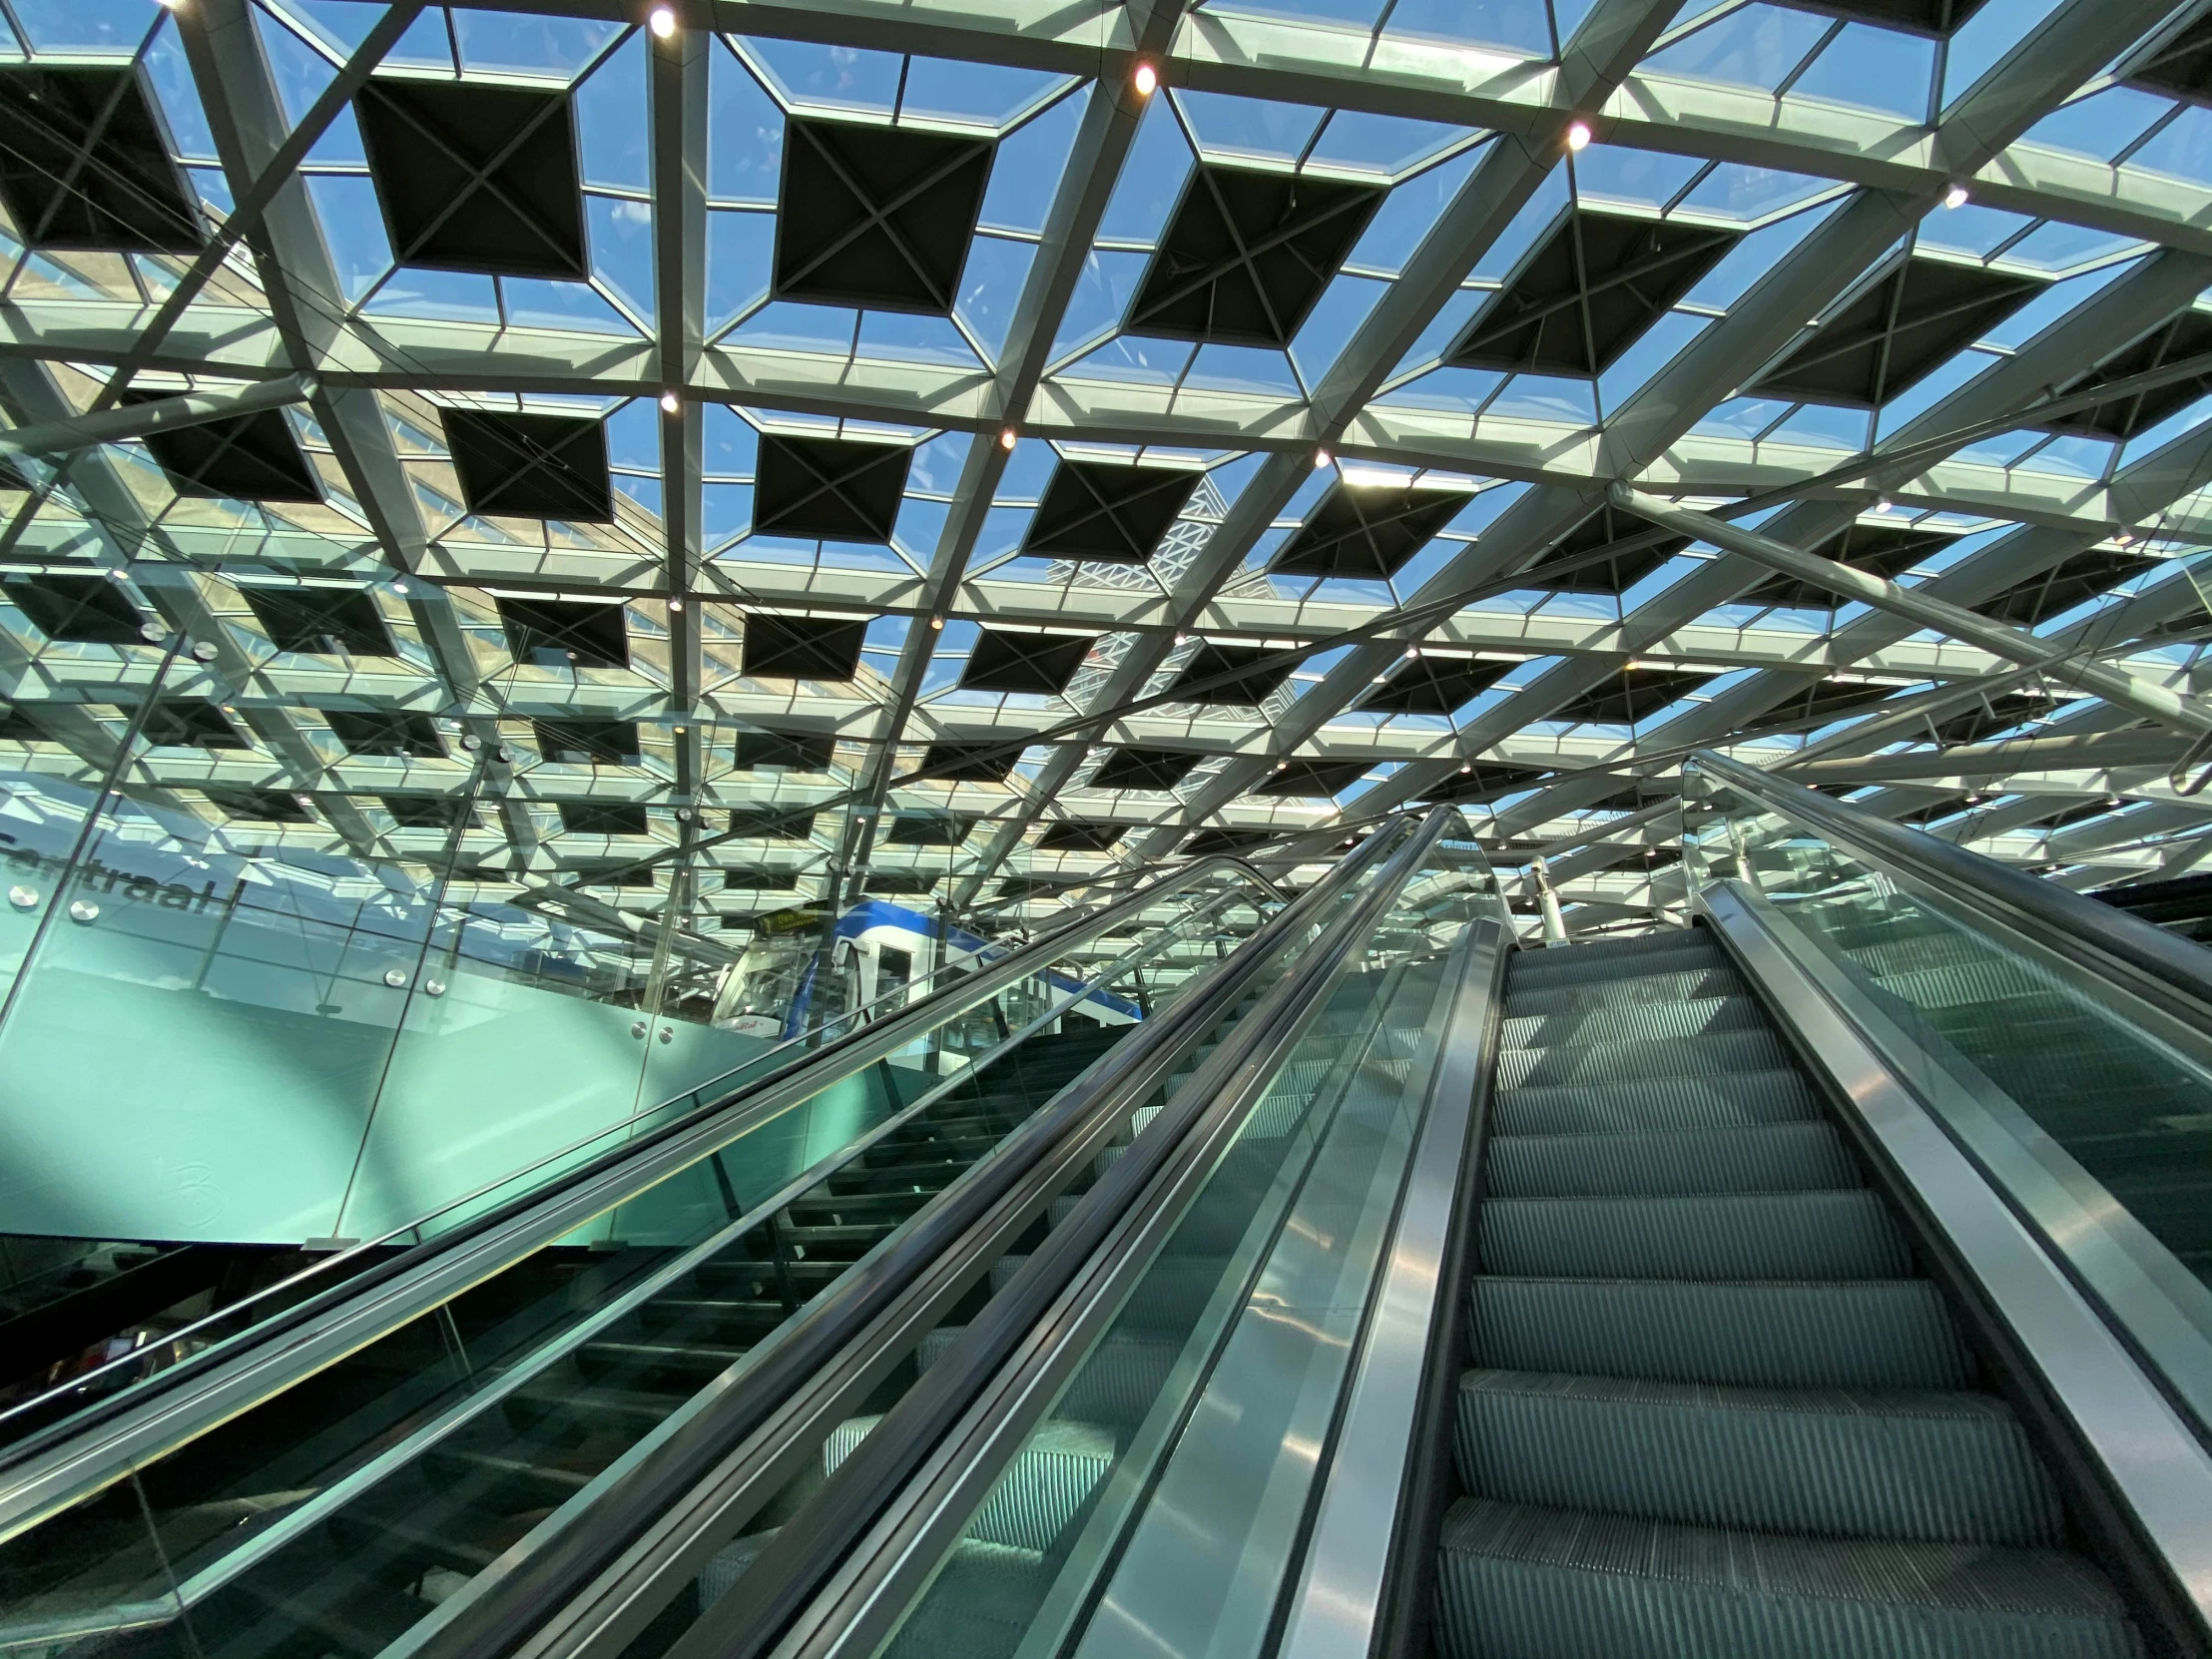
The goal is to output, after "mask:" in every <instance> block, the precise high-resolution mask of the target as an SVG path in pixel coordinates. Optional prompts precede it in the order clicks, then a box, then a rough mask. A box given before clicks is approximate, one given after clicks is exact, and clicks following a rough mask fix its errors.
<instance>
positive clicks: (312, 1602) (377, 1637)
mask: <svg viewBox="0 0 2212 1659" xmlns="http://www.w3.org/2000/svg"><path fill="white" fill-rule="evenodd" d="M238 1586H239V1591H240V1593H241V1594H242V1595H244V1596H245V1597H246V1598H247V1599H248V1600H249V1601H251V1602H259V1603H260V1604H261V1605H263V1606H264V1607H267V1608H268V1609H269V1613H270V1616H269V1617H268V1618H266V1619H263V1620H257V1621H256V1623H257V1624H258V1625H263V1626H268V1627H273V1628H275V1629H276V1630H277V1632H278V1633H280V1634H290V1633H292V1632H294V1631H299V1630H305V1631H309V1632H312V1633H313V1634H314V1635H315V1636H317V1637H319V1638H321V1641H322V1642H326V1643H329V1644H332V1645H333V1647H334V1649H335V1651H337V1652H340V1653H350V1654H359V1655H363V1656H366V1655H369V1654H376V1653H381V1652H383V1650H384V1649H385V1648H387V1647H389V1646H390V1645H391V1644H392V1643H393V1642H396V1641H397V1640H399V1638H400V1637H401V1636H403V1635H405V1634H406V1633H407V1632H408V1631H409V1630H411V1629H412V1628H413V1627H414V1626H415V1625H416V1624H418V1623H420V1622H421V1621H422V1620H423V1619H424V1618H425V1617H427V1616H428V1615H429V1614H430V1613H432V1612H433V1611H435V1608H434V1606H433V1604H432V1603H430V1602H428V1601H425V1600H423V1599H422V1598H421V1597H420V1596H417V1595H414V1594H411V1593H410V1592H408V1591H407V1590H405V1589H404V1588H400V1589H395V1588H393V1587H392V1586H391V1585H389V1584H386V1583H384V1582H383V1581H382V1580H380V1579H376V1578H372V1577H370V1576H368V1575H367V1574H365V1573H361V1572H359V1571H356V1570H354V1569H352V1568H350V1567H346V1566H334V1567H332V1568H330V1569H329V1570H327V1571H324V1572H322V1573H320V1574H318V1575H317V1576H316V1577H315V1579H314V1581H313V1582H312V1583H308V1584H300V1585H293V1584H288V1583H286V1582H285V1581H284V1580H283V1579H282V1578H281V1577H279V1576H278V1575H277V1574H274V1573H248V1574H246V1575H245V1576H244V1577H243V1578H241V1579H240V1580H239V1581H238ZM295 1640H296V1638H295ZM304 1651H306V1652H310V1653H328V1652H330V1651H331V1648H327V1647H322V1646H320V1645H319V1644H317V1645H314V1646H309V1647H306V1648H304Z"/></svg>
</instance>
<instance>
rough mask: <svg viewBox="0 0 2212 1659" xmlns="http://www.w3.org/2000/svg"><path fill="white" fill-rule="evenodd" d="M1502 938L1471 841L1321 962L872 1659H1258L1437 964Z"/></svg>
mask: <svg viewBox="0 0 2212 1659" xmlns="http://www.w3.org/2000/svg"><path fill="white" fill-rule="evenodd" d="M1486 917H1495V918H1497V919H1499V920H1500V921H1502V922H1503V923H1504V927H1505V930H1504V932H1503V933H1502V935H1501V936H1502V937H1503V938H1505V939H1510V937H1511V936H1512V934H1511V921H1510V917H1509V915H1508V914H1507V912H1506V907H1505V903H1504V899H1503V896H1502V894H1501V893H1500V891H1499V888H1498V885H1497V882H1496V880H1495V878H1494V877H1493V875H1492V873H1491V871H1490V869H1489V866H1488V864H1487V862H1486V861H1485V859H1484V857H1483V854H1482V852H1481V849H1480V847H1479V846H1478V845H1477V844H1476V842H1475V838H1474V835H1473V833H1472V830H1471V827H1466V826H1464V824H1463V821H1462V824H1461V826H1460V828H1459V830H1453V831H1449V832H1447V833H1446V834H1445V835H1443V836H1442V837H1441V838H1439V839H1438V840H1436V841H1435V842H1434V843H1433V844H1432V845H1431V847H1430V849H1429V850H1428V852H1427V853H1426V855H1425V857H1424V861H1423V862H1422V863H1421V864H1420V866H1419V867H1418V868H1417V869H1416V870H1415V871H1414V872H1413V873H1412V874H1411V875H1410V876H1409V877H1408V878H1407V879H1406V880H1405V881H1404V882H1403V883H1402V885H1401V886H1400V888H1399V890H1398V891H1397V893H1396V894H1395V896H1394V898H1393V899H1392V901H1391V902H1390V903H1389V905H1388V907H1387V909H1386V910H1385V912H1384V913H1383V915H1382V917H1381V919H1380V920H1379V921H1378V922H1377V923H1376V925H1375V926H1374V927H1373V928H1372V929H1371V930H1370V931H1369V934H1368V936H1367V937H1366V939H1365V940H1364V941H1363V942H1362V943H1361V944H1360V945H1359V947H1358V948H1357V949H1356V950H1355V952H1354V953H1353V954H1352V956H1351V957H1350V958H1349V959H1348V960H1347V962H1346V963H1345V964H1344V965H1343V967H1342V968H1341V969H1340V970H1339V972H1338V975H1337V977H1336V979H1335V981H1334V983H1333V984H1332V985H1331V986H1330V988H1329V989H1328V991H1327V993H1326V1001H1325V1002H1324V1004H1323V1006H1322V1008H1321V1011H1320V1013H1319V1015H1318V1017H1316V1018H1315V1020H1314V1021H1313V1023H1312V1024H1311V1025H1309V1026H1308V1028H1307V1029H1306V1030H1305V1032H1304V1033H1303V1035H1302V1036H1301V1037H1300V1038H1299V1040H1298V1042H1297V1044H1296V1046H1295V1047H1294V1048H1293V1050H1292V1051H1291V1053H1290V1055H1289V1057H1288V1059H1287V1060H1286V1061H1285V1062H1284V1063H1283V1064H1282V1066H1281V1067H1280V1069H1279V1070H1278V1071H1277V1072H1276V1073H1275V1075H1274V1077H1273V1079H1272V1081H1271V1082H1270V1083H1269V1084H1268V1086H1267V1089H1266V1092H1265V1094H1264V1095H1263V1096H1262V1098H1261V1099H1260V1100H1259V1101H1258V1102H1257V1104H1255V1105H1254V1106H1253V1107H1252V1108H1251V1110H1250V1112H1249V1114H1248V1115H1247V1116H1246V1118H1245V1120H1244V1122H1243V1124H1242V1126H1241V1128H1240V1129H1239V1130H1238V1132H1237V1135H1236V1138H1235V1141H1234V1143H1233V1144H1232V1146H1231V1148H1230V1150H1229V1151H1228V1152H1227V1153H1226V1155H1225V1156H1223V1157H1222V1159H1221V1160H1220V1162H1219V1164H1218V1165H1217V1167H1216V1168H1215V1169H1214V1171H1213V1172H1212V1174H1211V1175H1210V1176H1209V1177H1208V1178H1207V1180H1206V1182H1205V1184H1204V1185H1203V1187H1202V1188H1201V1189H1200V1190H1199V1192H1198V1193H1197V1195H1196V1197H1195V1199H1194V1200H1193V1201H1192V1202H1191V1203H1190V1205H1189V1207H1188V1208H1187V1209H1186V1210H1185V1211H1184V1213H1183V1215H1182V1217H1181V1219H1180V1221H1179V1222H1178V1223H1177V1224H1176V1226H1175V1227H1174V1230H1173V1231H1172V1232H1171V1233H1170V1234H1169V1236H1168V1238H1167V1240H1166V1242H1165V1244H1164V1245H1163V1246H1162V1247H1161V1248H1160V1249H1159V1250H1158V1252H1157V1254H1156V1255H1155V1256H1154V1257H1153V1258H1152V1259H1151V1260H1150V1261H1149V1263H1148V1264H1147V1265H1146V1266H1145V1267H1144V1268H1143V1270H1142V1272H1141V1274H1140V1276H1139V1277H1138V1278H1137V1279H1136V1281H1135V1283H1134V1288H1133V1289H1132V1290H1131V1291H1130V1292H1129V1294H1128V1295H1127V1296H1126V1297H1125V1299H1124V1300H1123V1302H1122V1303H1121V1306H1120V1310H1119V1312H1118V1314H1116V1315H1115V1317H1114V1318H1113V1320H1112V1322H1111V1324H1110V1325H1109V1326H1108V1327H1107V1328H1106V1330H1105V1332H1104V1335H1103V1336H1102V1337H1101V1338H1100V1339H1099V1340H1098V1341H1097V1342H1096V1343H1095V1344H1094V1345H1093V1346H1092V1347H1091V1348H1090V1349H1089V1351H1088V1352H1087V1354H1086V1355H1085V1356H1084V1357H1083V1359H1082V1361H1081V1362H1080V1364H1079V1365H1078V1366H1077V1368H1076V1370H1075V1372H1074V1374H1073V1376H1072V1379H1071V1380H1070V1381H1069V1383H1067V1384H1066V1386H1065V1387H1064V1388H1063V1389H1062V1390H1061V1392H1060V1394H1059V1396H1058V1398H1057V1400H1056V1402H1055V1403H1054V1404H1053V1406H1052V1408H1051V1410H1050V1411H1049V1412H1048V1413H1047V1414H1046V1416H1045V1417H1044V1419H1043V1420H1042V1421H1041V1422H1040V1423H1039V1424H1038V1425H1037V1426H1036V1427H1035V1428H1034V1429H1033V1430H1032V1431H1031V1432H1030V1433H1029V1434H1028V1437H1027V1439H1026V1442H1025V1443H1024V1444H1023V1446H1022V1449H1021V1450H1020V1452H1019V1453H1018V1454H1017V1455H1016V1456H1015V1457H1014V1458H1013V1459H1012V1461H1011V1462H1010V1463H1008V1464H1007V1465H1006V1467H1005V1469H1004V1471H1003V1473H1002V1474H1000V1476H999V1477H998V1479H997V1481H996V1483H995V1485H994V1486H993V1487H992V1488H991V1490H990V1492H989V1495H988V1496H987V1497H986V1498H984V1500H983V1501H982V1503H981V1504H980V1505H979V1506H978V1507H977V1508H976V1509H975V1510H974V1511H973V1513H972V1515H971V1516H970V1518H969V1520H968V1522H967V1524H966V1527H965V1530H964V1532H963V1533H962V1535H961V1537H960V1539H959V1542H958V1543H957V1544H955V1545H954V1546H953V1548H952V1549H951V1551H950V1552H949V1553H948V1554H946V1555H945V1556H944V1557H943V1558H942V1559H941V1561H940V1563H939V1565H938V1568H937V1570H936V1572H935V1576H934V1577H933V1579H932V1580H931V1582H930V1584H929V1587H928V1589H927V1590H926V1591H925V1592H924V1593H923V1594H922V1596H921V1598H920V1599H919V1600H918V1601H917V1602H916V1603H915V1604H914V1605H913V1606H912V1608H911V1609H910V1610H909V1611H908V1612H907V1613H906V1615H905V1616H904V1618H903V1620H902V1622H901V1623H900V1625H899V1626H898V1629H897V1631H896V1633H895V1634H894V1635H892V1636H891V1637H890V1638H889V1639H888V1640H887V1641H886V1642H883V1643H881V1644H879V1645H878V1647H877V1651H886V1652H894V1653H898V1654H901V1655H912V1656H916V1659H921V1656H929V1659H1013V1656H1014V1655H1016V1654H1017V1653H1018V1654H1020V1655H1023V1656H1025V1659H1026V1656H1030V1655H1034V1656H1037V1659H1047V1656H1051V1655H1058V1654H1068V1653H1083V1654H1094V1653H1095V1654H1100V1655H1106V1654H1115V1655H1119V1654H1125V1653H1130V1652H1135V1651H1148V1652H1149V1651H1166V1652H1179V1653H1206V1654H1210V1655H1217V1656H1220V1659H1234V1656H1238V1655H1257V1654H1258V1653H1260V1652H1262V1651H1263V1650H1264V1647H1265V1644H1266V1642H1267V1639H1268V1636H1269V1630H1270V1618H1271V1614H1272V1612H1273V1609H1274V1607H1275V1604H1276V1600H1277V1596H1278V1593H1279V1591H1280V1589H1281V1587H1282V1586H1283V1584H1284V1583H1285V1582H1286V1581H1287V1579H1288V1577H1289V1575H1291V1574H1292V1573H1293V1572H1295V1570H1296V1567H1297V1564H1298V1559H1299V1550H1300V1548H1301V1545H1302V1542H1303V1537H1304V1518H1305V1516H1306V1514H1307V1512H1308V1504H1309V1500H1310V1498H1311V1497H1312V1496H1313V1488H1314V1483H1315V1481H1316V1479H1317V1478H1318V1475H1319V1473H1320V1472H1321V1470H1322V1469H1323V1467H1324V1466H1325V1465H1324V1463H1323V1461H1322V1459H1320V1457H1319V1456H1318V1455H1317V1453H1318V1452H1319V1450H1320V1448H1321V1447H1322V1446H1323V1445H1325V1444H1326V1443H1327V1441H1328V1439H1329V1437H1330V1430H1331V1424H1332V1422H1333V1421H1334V1419H1335V1417H1336V1415H1337V1412H1338V1410H1339V1407H1340V1402H1341V1400H1342V1398H1343V1396H1344V1393H1345V1390H1346V1389H1347V1388H1348V1387H1349V1385H1350V1380H1351V1374H1352V1364H1353V1360H1354V1358H1355V1355H1356V1352H1357V1348H1358V1343H1357V1337H1358V1334H1359V1330H1360V1326H1361V1322H1362V1320H1363V1318H1364V1317H1365V1315H1366V1310H1367V1307H1368V1304H1369V1301H1370V1298H1371V1296H1372V1294H1373V1291H1374V1288H1375V1286H1376V1283H1377V1281H1378V1276H1379V1275H1380V1274H1381V1273H1382V1272H1383V1269H1384V1267H1385V1265H1386V1261H1387V1255H1388V1249H1389V1240H1390V1237H1391V1224H1392V1220H1393V1217H1394V1216H1395V1214H1396V1211H1397V1207H1398V1203H1399V1194H1400V1192H1401V1190H1402V1188H1403V1185H1404V1182H1405V1179H1406V1176H1407V1171H1408V1162H1409V1159H1410V1157H1411V1154H1412V1150H1413V1147H1414V1144H1415V1142H1416V1140H1417V1138H1418V1136H1419V1132H1420V1126H1421V1123H1422V1120H1423V1114H1424V1111H1425V1108H1426V1106H1427V1102H1428V1083H1429V1078H1430V1076H1431V1074H1432V1071H1433V1068H1434V1066H1435V1064H1436V1063H1437V1061H1438V1059H1439V1048H1438V1033H1439V1030H1440V1026H1441V1022H1442V1020H1443V1017H1444V1007H1445V1003H1446V1000H1447V997H1448V994H1449V991H1450V989H1451V986H1450V984H1449V982H1448V981H1449V979H1450V975H1449V974H1448V973H1447V964H1448V963H1450V962H1452V961H1454V960H1456V958H1454V957H1453V954H1452V953H1453V949H1454V947H1455V945H1457V944H1459V942H1460V941H1461V940H1462V938H1463V937H1464V936H1465V934H1466V932H1467V929H1468V928H1469V926H1470V925H1471V924H1472V923H1474V922H1475V921H1477V920H1480V919H1483V918H1486Z"/></svg>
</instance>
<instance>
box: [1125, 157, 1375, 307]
mask: <svg viewBox="0 0 2212 1659" xmlns="http://www.w3.org/2000/svg"><path fill="white" fill-rule="evenodd" d="M1386 194H1388V193H1387V192H1386V191H1384V190H1383V188H1382V187H1380V186H1375V185H1356V184H1349V183H1346V182H1344V181H1342V180H1337V179H1313V178H1303V177H1298V176H1294V175H1291V174H1287V173H1264V172H1261V171H1259V170H1257V169H1253V168H1241V167H1218V166H1215V165H1213V164H1211V163H1202V164H1200V165H1199V167H1197V168H1196V169H1195V170H1194V171H1193V172H1192V174H1191V177H1190V182H1189V183H1188V184H1186V185H1185V186H1184V188H1183V199H1182V201H1181V202H1179V203H1177V204H1176V209H1175V213H1174V215H1173V217H1172V218H1171V219H1170V220H1169V221H1168V229H1167V235H1166V236H1165V237H1164V238H1163V239H1162V240H1161V242H1160V246H1159V248H1158V250H1157V251H1156V252H1155V253H1154V254H1153V256H1152V263H1151V264H1150V265H1148V266H1147V267H1146V268H1145V274H1144V279H1143V280H1142V281H1141V282H1140V283H1139V284H1138V287H1137V297H1136V300H1135V301H1134V303H1132V304H1131V306H1130V308H1129V320H1128V323H1127V327H1128V330H1129V332H1131V333H1132V334H1154V335H1160V336H1163V337H1165V338H1168V339H1187V340H1198V341H1201V342H1217V343H1220V344H1225V345H1258V346H1275V347H1284V346H1288V345H1289V344H1290V343H1291V339H1292V337H1293V336H1294V335H1296V334H1297V332H1298V330H1299V327H1300V325H1301V324H1302V323H1304V322H1305V320H1306V317H1307V314H1308V313H1309V312H1310V311H1312V310H1313V308H1314V305H1315V302H1316V301H1318V300H1319V299H1320V298H1321V296H1322V290H1323V289H1324V288H1326V287H1328V285H1329V283H1330V281H1331V279H1332V278H1333V277H1336V275H1337V272H1338V270H1339V269H1340V268H1341V267H1342V266H1343V265H1344V263H1345V260H1346V259H1347V258H1348V257H1349V256H1350V255H1351V253H1352V249H1353V245H1354V244H1355V243H1357V242H1358V241H1359V240H1360V233H1361V232H1363V231H1365V230H1366V229H1367V228H1368V221H1369V220H1370V219H1372V218H1374V217H1375V210H1376V209H1377V208H1378V207H1380V206H1381V205H1382V202H1383V197H1384V196H1385V195H1386Z"/></svg>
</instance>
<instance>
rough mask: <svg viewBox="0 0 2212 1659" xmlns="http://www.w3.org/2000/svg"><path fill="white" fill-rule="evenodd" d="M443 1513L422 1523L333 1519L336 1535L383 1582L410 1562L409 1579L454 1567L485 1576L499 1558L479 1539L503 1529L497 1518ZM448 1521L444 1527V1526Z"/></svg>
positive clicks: (446, 1508)
mask: <svg viewBox="0 0 2212 1659" xmlns="http://www.w3.org/2000/svg"><path fill="white" fill-rule="evenodd" d="M438 1508H439V1510H440V1511H441V1512H440V1513H438V1514H436V1515H434V1516H424V1517H422V1518H421V1519H399V1518H391V1517H379V1516H375V1515H369V1514H362V1513H360V1512H358V1511H357V1510H351V1509H345V1510H340V1511H339V1512H338V1513H337V1514H336V1515H335V1516H334V1517H332V1519H331V1522H330V1525H331V1529H332V1531H333V1533H334V1534H335V1535H336V1536H337V1537H338V1538H339V1539H341V1540H343V1541H345V1542H347V1543H348V1544H350V1545H351V1546H352V1548H353V1551H354V1559H355V1560H356V1561H358V1562H361V1563H364V1564H373V1565H372V1570H376V1571H378V1572H379V1575H380V1576H383V1577H387V1578H389V1577H395V1576H397V1575H396V1574H394V1572H393V1571H392V1566H393V1564H394V1563H406V1564H407V1566H406V1570H405V1576H406V1577H407V1578H410V1579H411V1578H413V1577H414V1576H416V1574H417V1573H419V1572H420V1570H421V1569H422V1568H423V1567H425V1566H437V1567H450V1568H452V1569H453V1570H454V1571H456V1572H464V1573H479V1572H482V1571H483V1570H484V1569H485V1568H486V1567H488V1566H490V1565H491V1563H492V1561H493V1559H494V1557H496V1556H497V1555H498V1553H499V1552H498V1551H497V1550H496V1549H491V1548H487V1547H486V1546H485V1545H484V1544H483V1543H481V1542H478V1541H476V1540H478V1539H480V1538H481V1537H483V1536H485V1535H487V1534H488V1533H490V1532H491V1531H492V1530H493V1529H494V1528H495V1527H496V1526H497V1524H498V1517H497V1516H494V1515H488V1514H481V1513H475V1514H472V1513H469V1512H467V1511H462V1510H458V1509H457V1508H456V1507H455V1506H453V1505H439V1506H438ZM439 1522H442V1523H443V1524H439Z"/></svg>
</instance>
